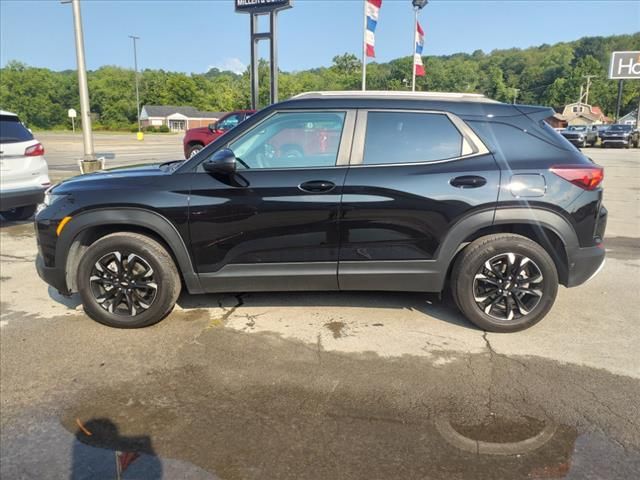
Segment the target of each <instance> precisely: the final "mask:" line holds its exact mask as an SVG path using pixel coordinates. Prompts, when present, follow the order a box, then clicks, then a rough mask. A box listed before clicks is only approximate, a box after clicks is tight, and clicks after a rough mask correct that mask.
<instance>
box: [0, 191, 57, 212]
mask: <svg viewBox="0 0 640 480" xmlns="http://www.w3.org/2000/svg"><path fill="white" fill-rule="evenodd" d="M45 190H46V189H44V188H29V189H24V190H9V191H0V212H4V211H6V210H11V209H13V208H18V207H25V206H27V205H38V204H39V203H42V201H43V200H44V192H45Z"/></svg>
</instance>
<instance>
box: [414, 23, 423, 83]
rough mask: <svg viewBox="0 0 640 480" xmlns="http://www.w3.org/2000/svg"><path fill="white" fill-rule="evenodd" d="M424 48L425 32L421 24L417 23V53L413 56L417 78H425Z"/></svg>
mask: <svg viewBox="0 0 640 480" xmlns="http://www.w3.org/2000/svg"><path fill="white" fill-rule="evenodd" d="M423 48H424V32H423V31H422V27H421V26H420V23H418V22H416V51H415V54H414V55H413V65H414V68H415V72H416V76H418V77H423V76H424V74H425V72H424V65H423V63H422V49H423Z"/></svg>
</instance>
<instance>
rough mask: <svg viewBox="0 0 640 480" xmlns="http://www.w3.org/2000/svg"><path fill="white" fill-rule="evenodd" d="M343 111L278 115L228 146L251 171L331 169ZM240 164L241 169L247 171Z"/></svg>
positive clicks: (335, 153)
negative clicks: (257, 169)
mask: <svg viewBox="0 0 640 480" xmlns="http://www.w3.org/2000/svg"><path fill="white" fill-rule="evenodd" d="M344 118H345V113H344V112H279V113H276V114H275V115H273V116H271V117H269V118H268V119H267V120H265V121H264V122H262V123H260V124H258V125H256V126H255V127H254V128H252V129H251V130H249V131H248V132H247V133H245V134H244V135H243V136H242V137H240V138H239V139H237V140H234V141H233V142H231V143H230V144H229V148H230V149H231V150H233V153H234V154H235V156H236V158H239V159H240V160H242V162H244V164H245V165H247V166H248V167H249V168H252V169H253V168H312V167H332V166H334V165H335V164H336V160H337V158H338V149H339V147H340V138H341V136H342V128H343V126H344ZM242 162H239V165H238V168H247V167H246V166H243V165H242Z"/></svg>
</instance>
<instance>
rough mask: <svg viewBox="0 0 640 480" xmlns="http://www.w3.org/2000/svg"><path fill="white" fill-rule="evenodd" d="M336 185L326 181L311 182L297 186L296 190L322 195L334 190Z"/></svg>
mask: <svg viewBox="0 0 640 480" xmlns="http://www.w3.org/2000/svg"><path fill="white" fill-rule="evenodd" d="M335 186H336V184H335V183H333V182H329V181H327V180H311V181H309V182H304V183H301V184H300V185H298V188H299V189H300V190H302V191H304V192H312V193H322V192H330V191H331V190H333V189H334V188H335Z"/></svg>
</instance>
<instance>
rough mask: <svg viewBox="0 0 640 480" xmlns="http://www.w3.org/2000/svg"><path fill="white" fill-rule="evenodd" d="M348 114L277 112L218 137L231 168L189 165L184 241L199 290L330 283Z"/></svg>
mask: <svg viewBox="0 0 640 480" xmlns="http://www.w3.org/2000/svg"><path fill="white" fill-rule="evenodd" d="M354 123H355V112H350V111H346V110H339V109H338V110H332V111H319V110H315V111H276V112H274V113H273V114H271V115H269V116H268V117H266V118H264V119H262V120H260V121H258V123H257V124H255V125H254V126H252V127H250V128H249V129H248V130H245V131H243V132H242V133H238V134H236V135H234V134H233V132H231V133H230V135H231V136H230V138H229V139H228V140H227V142H225V143H224V144H223V145H221V147H220V148H222V147H228V148H230V149H231V150H232V151H233V152H234V153H235V155H236V158H237V161H236V163H237V170H236V172H235V174H233V175H217V174H209V173H206V172H204V171H203V170H202V169H200V168H199V169H198V170H197V171H196V172H195V173H194V174H193V180H192V187H191V198H190V212H189V221H190V234H191V245H192V249H193V255H194V257H195V262H196V265H197V269H198V273H199V276H200V280H201V283H202V285H203V288H204V289H205V290H207V291H224V290H227V291H228V290H238V289H241V290H245V291H250V290H296V289H326V290H331V289H336V288H337V261H338V246H339V237H338V212H339V208H340V197H341V194H342V186H343V184H344V179H345V176H346V172H347V168H348V155H349V152H350V149H351V139H352V136H353V125H354ZM217 150H219V148H216V151H217ZM213 154H215V152H212V153H211V155H213ZM300 277H303V278H300Z"/></svg>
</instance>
